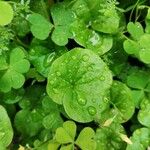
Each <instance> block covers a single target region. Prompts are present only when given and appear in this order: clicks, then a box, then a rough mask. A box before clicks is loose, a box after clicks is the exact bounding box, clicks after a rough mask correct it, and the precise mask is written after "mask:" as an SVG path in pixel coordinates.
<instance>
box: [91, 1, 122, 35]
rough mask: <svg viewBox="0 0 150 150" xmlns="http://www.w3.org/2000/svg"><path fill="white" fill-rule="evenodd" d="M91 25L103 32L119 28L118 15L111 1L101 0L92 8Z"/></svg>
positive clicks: (111, 31)
mask: <svg viewBox="0 0 150 150" xmlns="http://www.w3.org/2000/svg"><path fill="white" fill-rule="evenodd" d="M93 10H94V11H93V13H92V20H91V26H92V28H93V29H94V30H96V31H100V32H103V33H115V32H117V30H118V28H119V23H120V17H119V15H118V12H117V10H116V6H115V4H114V3H113V1H111V0H108V1H103V0H102V1H101V2H99V3H97V5H95V9H93ZM95 10H96V11H95Z"/></svg>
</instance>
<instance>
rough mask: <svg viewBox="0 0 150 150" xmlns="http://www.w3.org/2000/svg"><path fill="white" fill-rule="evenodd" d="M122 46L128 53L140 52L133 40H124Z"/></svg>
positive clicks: (135, 53)
mask: <svg viewBox="0 0 150 150" xmlns="http://www.w3.org/2000/svg"><path fill="white" fill-rule="evenodd" d="M123 47H124V50H125V51H126V52H127V53H128V54H134V55H138V53H139V52H140V47H139V45H138V43H137V42H135V41H133V40H125V41H124V43H123Z"/></svg>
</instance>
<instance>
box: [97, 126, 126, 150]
mask: <svg viewBox="0 0 150 150" xmlns="http://www.w3.org/2000/svg"><path fill="white" fill-rule="evenodd" d="M120 133H122V134H123V133H124V128H123V127H122V126H121V125H120V124H114V123H113V124H111V126H109V127H103V128H99V129H97V130H96V139H95V140H96V141H97V149H96V150H108V149H112V150H119V149H120V150H121V149H124V148H125V143H124V142H123V141H122V139H121V138H120V136H119V135H120Z"/></svg>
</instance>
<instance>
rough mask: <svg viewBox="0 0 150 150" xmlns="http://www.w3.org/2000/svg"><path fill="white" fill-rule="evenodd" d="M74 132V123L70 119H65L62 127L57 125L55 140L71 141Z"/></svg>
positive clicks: (64, 142) (61, 141)
mask: <svg viewBox="0 0 150 150" xmlns="http://www.w3.org/2000/svg"><path fill="white" fill-rule="evenodd" d="M75 134H76V125H75V123H74V122H72V121H66V122H64V124H63V127H59V128H57V130H56V135H55V138H56V141H57V142H59V143H61V144H68V143H73V142H74V138H75Z"/></svg>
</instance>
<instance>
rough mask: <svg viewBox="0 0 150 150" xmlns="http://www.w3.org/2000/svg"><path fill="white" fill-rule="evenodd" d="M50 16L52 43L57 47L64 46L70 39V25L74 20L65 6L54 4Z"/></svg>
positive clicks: (71, 13)
mask: <svg viewBox="0 0 150 150" xmlns="http://www.w3.org/2000/svg"><path fill="white" fill-rule="evenodd" d="M51 16H52V19H53V22H54V31H53V33H52V41H53V42H54V43H56V44H57V45H59V46H64V45H66V44H67V43H68V38H70V37H71V33H70V24H71V23H72V22H73V20H74V16H73V12H72V11H71V10H70V9H68V8H66V7H65V5H62V4H55V5H53V7H52V8H51ZM60 16H61V17H60Z"/></svg>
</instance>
